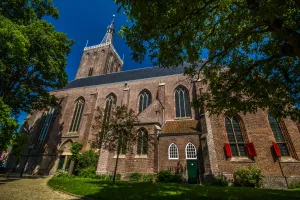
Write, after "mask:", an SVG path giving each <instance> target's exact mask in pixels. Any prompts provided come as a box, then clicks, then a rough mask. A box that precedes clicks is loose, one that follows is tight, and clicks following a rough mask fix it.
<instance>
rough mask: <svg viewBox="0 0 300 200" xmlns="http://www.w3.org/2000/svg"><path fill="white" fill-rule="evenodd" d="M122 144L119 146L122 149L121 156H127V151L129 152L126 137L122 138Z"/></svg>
mask: <svg viewBox="0 0 300 200" xmlns="http://www.w3.org/2000/svg"><path fill="white" fill-rule="evenodd" d="M120 139H121V141H120V142H121V143H120V144H119V145H121V149H120V154H121V155H126V150H127V140H126V137H121V138H120Z"/></svg>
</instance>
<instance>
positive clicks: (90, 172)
mask: <svg viewBox="0 0 300 200" xmlns="http://www.w3.org/2000/svg"><path fill="white" fill-rule="evenodd" d="M79 177H82V178H95V177H96V168H95V167H86V168H83V169H80V170H79Z"/></svg>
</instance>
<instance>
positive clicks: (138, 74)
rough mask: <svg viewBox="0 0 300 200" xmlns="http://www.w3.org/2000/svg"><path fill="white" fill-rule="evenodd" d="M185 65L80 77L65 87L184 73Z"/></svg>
mask: <svg viewBox="0 0 300 200" xmlns="http://www.w3.org/2000/svg"><path fill="white" fill-rule="evenodd" d="M183 72H184V67H176V68H159V67H151V68H142V69H137V70H130V71H123V72H116V73H111V74H104V75H98V76H90V77H87V78H79V79H76V80H74V81H71V82H70V83H69V84H67V85H66V86H65V87H64V88H63V90H64V89H71V88H78V87H87V86H94V85H103V84H109V83H118V82H124V81H132V80H139V79H146V78H154V77H160V76H170V75H176V74H183Z"/></svg>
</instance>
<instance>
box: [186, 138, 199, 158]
mask: <svg viewBox="0 0 300 200" xmlns="http://www.w3.org/2000/svg"><path fill="white" fill-rule="evenodd" d="M185 153H186V159H197V151H196V147H195V146H194V145H193V144H192V143H190V142H189V143H188V144H187V145H186V148H185Z"/></svg>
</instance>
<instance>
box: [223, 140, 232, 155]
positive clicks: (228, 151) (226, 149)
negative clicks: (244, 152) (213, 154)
mask: <svg viewBox="0 0 300 200" xmlns="http://www.w3.org/2000/svg"><path fill="white" fill-rule="evenodd" d="M225 152H226V156H227V157H231V156H232V153H231V149H230V144H229V143H225Z"/></svg>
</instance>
